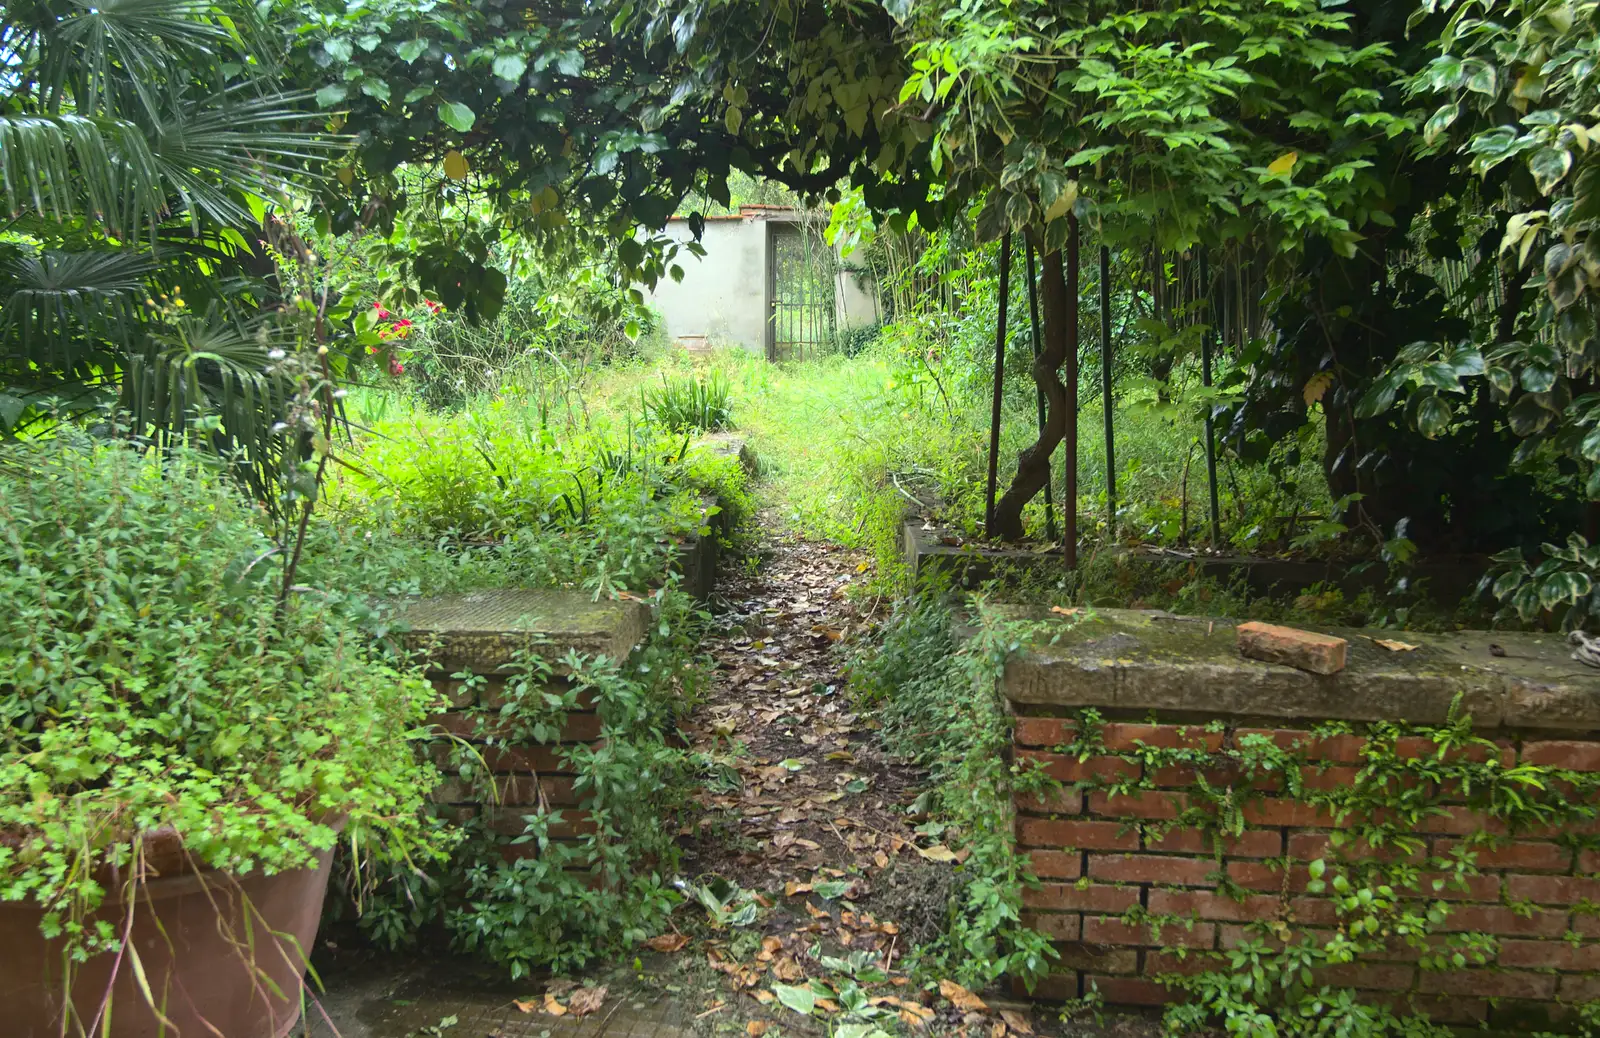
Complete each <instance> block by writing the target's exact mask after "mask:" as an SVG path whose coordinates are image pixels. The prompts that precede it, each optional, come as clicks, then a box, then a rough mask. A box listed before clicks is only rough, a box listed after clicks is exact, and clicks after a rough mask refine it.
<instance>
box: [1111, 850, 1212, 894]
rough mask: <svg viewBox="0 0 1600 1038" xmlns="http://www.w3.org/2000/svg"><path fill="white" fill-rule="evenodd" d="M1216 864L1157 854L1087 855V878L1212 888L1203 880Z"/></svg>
mask: <svg viewBox="0 0 1600 1038" xmlns="http://www.w3.org/2000/svg"><path fill="white" fill-rule="evenodd" d="M1215 870H1216V865H1215V864H1214V863H1213V862H1211V861H1210V860H1209V859H1205V858H1179V857H1164V856H1162V855H1158V854H1091V855H1089V875H1090V876H1091V877H1093V878H1094V879H1104V880H1110V881H1111V882H1113V883H1171V884H1176V885H1178V886H1186V887H1214V886H1216V885H1217V883H1216V880H1214V879H1207V878H1206V877H1207V876H1209V875H1210V874H1211V873H1212V872H1214V871H1215Z"/></svg>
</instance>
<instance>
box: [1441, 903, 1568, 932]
mask: <svg viewBox="0 0 1600 1038" xmlns="http://www.w3.org/2000/svg"><path fill="white" fill-rule="evenodd" d="M1439 930H1440V931H1441V932H1442V933H1489V934H1502V935H1505V936H1507V937H1560V936H1561V935H1562V934H1564V933H1566V932H1567V913H1566V912H1564V911H1562V912H1551V911H1541V910H1539V909H1534V911H1533V914H1532V915H1527V916H1524V915H1521V914H1519V913H1517V912H1516V911H1515V910H1513V909H1510V908H1507V907H1505V906H1504V905H1453V906H1451V909H1450V914H1449V916H1448V917H1447V918H1446V919H1445V921H1444V922H1443V923H1441V924H1440V925H1439Z"/></svg>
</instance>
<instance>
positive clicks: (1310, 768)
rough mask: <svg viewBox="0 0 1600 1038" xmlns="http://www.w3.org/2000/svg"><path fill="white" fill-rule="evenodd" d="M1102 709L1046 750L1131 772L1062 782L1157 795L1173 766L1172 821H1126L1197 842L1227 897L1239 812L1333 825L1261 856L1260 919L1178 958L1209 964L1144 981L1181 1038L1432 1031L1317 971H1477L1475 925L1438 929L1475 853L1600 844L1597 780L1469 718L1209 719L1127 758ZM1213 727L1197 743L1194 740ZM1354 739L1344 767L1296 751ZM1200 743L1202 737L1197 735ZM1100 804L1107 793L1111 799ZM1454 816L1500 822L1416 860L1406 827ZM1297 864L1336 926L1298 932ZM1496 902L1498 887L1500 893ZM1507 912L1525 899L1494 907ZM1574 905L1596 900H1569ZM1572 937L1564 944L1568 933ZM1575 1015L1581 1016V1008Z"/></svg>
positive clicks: (1487, 956)
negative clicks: (1355, 756)
mask: <svg viewBox="0 0 1600 1038" xmlns="http://www.w3.org/2000/svg"><path fill="white" fill-rule="evenodd" d="M1103 725H1104V719H1103V717H1102V716H1101V715H1100V714H1099V713H1098V712H1097V711H1094V710H1085V711H1083V712H1081V713H1080V714H1079V715H1078V718H1077V734H1076V737H1075V738H1074V739H1073V741H1071V742H1070V743H1067V744H1064V745H1061V746H1058V747H1056V748H1055V749H1056V752H1059V753H1062V754H1066V755H1069V756H1073V757H1076V758H1077V759H1078V760H1079V761H1085V760H1088V759H1089V758H1091V757H1095V758H1111V759H1119V760H1123V761H1126V762H1128V763H1130V764H1136V765H1139V767H1138V768H1137V769H1132V768H1130V769H1127V775H1133V774H1137V775H1138V776H1139V777H1137V778H1132V777H1127V775H1124V776H1123V777H1115V778H1091V779H1086V780H1084V781H1082V782H1077V783H1074V784H1073V785H1072V786H1071V788H1072V789H1074V790H1077V791H1090V790H1093V791H1099V792H1102V793H1105V794H1107V795H1108V796H1110V797H1112V798H1115V797H1117V796H1127V795H1137V794H1139V793H1140V792H1141V791H1151V790H1155V789H1157V784H1156V781H1155V780H1154V779H1153V778H1152V775H1154V774H1156V773H1158V772H1164V773H1165V774H1166V775H1171V774H1173V773H1174V770H1176V772H1177V773H1178V774H1181V775H1190V776H1192V777H1193V779H1192V782H1191V783H1190V784H1188V785H1187V786H1183V787H1173V786H1166V787H1162V789H1161V792H1163V793H1168V794H1175V793H1182V794H1184V795H1185V797H1186V803H1187V806H1186V807H1184V809H1183V810H1182V811H1181V812H1179V813H1178V814H1177V816H1176V817H1174V818H1172V819H1169V820H1163V821H1154V822H1135V821H1130V822H1129V823H1128V827H1129V829H1136V828H1142V829H1143V830H1144V833H1145V835H1146V836H1147V837H1152V838H1159V837H1160V836H1162V835H1165V834H1166V833H1168V832H1171V831H1173V830H1188V831H1198V832H1201V833H1205V834H1207V835H1209V836H1210V837H1211V838H1212V839H1211V845H1212V848H1213V853H1214V854H1215V856H1216V862H1217V868H1216V871H1215V872H1214V873H1213V875H1212V876H1210V877H1208V878H1211V879H1214V880H1215V881H1216V883H1217V888H1218V891H1219V892H1220V893H1221V894H1223V895H1224V896H1228V897H1231V898H1234V899H1235V900H1237V901H1239V902H1240V903H1243V902H1244V901H1245V899H1246V897H1247V896H1248V892H1247V891H1246V890H1245V889H1244V888H1243V887H1241V886H1240V885H1239V884H1238V883H1236V882H1234V881H1233V879H1232V878H1231V877H1230V875H1229V873H1228V872H1227V871H1226V870H1225V869H1224V868H1223V862H1222V857H1223V853H1224V851H1223V847H1224V845H1225V843H1226V841H1227V840H1228V838H1229V837H1237V836H1239V835H1240V834H1242V833H1243V832H1244V830H1245V816H1246V809H1247V807H1248V806H1249V805H1250V804H1251V803H1253V802H1257V801H1260V800H1263V799H1264V798H1266V797H1268V796H1272V797H1281V798H1283V799H1286V800H1288V801H1292V802H1293V803H1295V804H1300V805H1305V806H1307V807H1309V808H1313V809H1317V810H1319V811H1320V812H1323V813H1325V815H1326V816H1327V817H1330V818H1331V819H1332V822H1333V824H1334V825H1336V826H1337V827H1338V828H1336V829H1334V830H1332V831H1331V832H1330V834H1329V841H1330V851H1331V852H1332V853H1330V854H1329V855H1327V856H1324V857H1321V858H1318V859H1316V860H1313V861H1311V862H1310V863H1309V865H1308V866H1307V864H1306V863H1304V862H1298V863H1297V862H1296V861H1294V860H1291V859H1290V858H1288V857H1285V858H1282V859H1278V860H1273V861H1269V862H1268V865H1269V867H1271V868H1273V869H1274V870H1277V871H1279V872H1281V874H1282V876H1283V891H1284V895H1283V910H1282V911H1281V912H1280V914H1279V915H1278V916H1277V917H1275V918H1271V919H1265V920H1258V921H1255V922H1251V923H1249V924H1247V925H1248V928H1249V930H1250V932H1251V936H1250V938H1249V939H1248V940H1246V941H1243V942H1241V943H1239V944H1237V945H1236V946H1235V947H1234V948H1232V949H1230V950H1228V951H1223V952H1209V951H1203V952H1185V950H1184V949H1182V948H1175V949H1172V952H1173V954H1175V955H1178V956H1179V957H1180V958H1181V957H1186V956H1187V955H1195V956H1199V957H1200V958H1201V960H1202V961H1204V962H1206V963H1207V965H1208V966H1209V967H1210V968H1207V969H1205V970H1203V971H1200V972H1196V973H1192V974H1188V975H1178V974H1168V975H1165V976H1162V977H1160V978H1159V979H1160V980H1161V981H1162V982H1164V983H1166V984H1168V985H1169V986H1170V987H1171V988H1172V989H1173V990H1174V992H1175V994H1182V995H1186V996H1187V1001H1185V1002H1183V1003H1182V1004H1177V1005H1173V1006H1171V1007H1169V1008H1168V1010H1167V1013H1166V1018H1165V1022H1166V1026H1167V1028H1168V1030H1169V1031H1170V1032H1173V1033H1190V1032H1195V1031H1199V1030H1202V1029H1205V1028H1207V1027H1210V1026H1212V1025H1213V1024H1215V1023H1216V1022H1218V1021H1221V1022H1222V1023H1223V1024H1224V1026H1225V1027H1226V1028H1227V1030H1228V1033H1230V1034H1249V1035H1278V1034H1285V1035H1302V1034H1303V1035H1312V1034H1317V1035H1321V1034H1353V1035H1436V1034H1444V1033H1448V1032H1445V1031H1444V1030H1443V1029H1442V1028H1440V1027H1438V1026H1437V1025H1434V1024H1432V1023H1431V1022H1430V1021H1429V1020H1428V1018H1427V1015H1426V1014H1425V1013H1423V1014H1418V1015H1416V1016H1408V1015H1402V1014H1401V1013H1399V1012H1397V1011H1396V1010H1395V1009H1393V1008H1390V1007H1389V1006H1386V1005H1379V1004H1373V1001H1372V1000H1371V999H1370V998H1368V997H1363V995H1362V994H1360V993H1358V992H1357V991H1355V990H1352V989H1350V988H1348V987H1345V986H1342V985H1340V984H1338V983H1335V982H1333V981H1332V980H1330V979H1328V977H1327V976H1326V974H1325V972H1324V971H1329V970H1336V969H1337V968H1338V967H1343V966H1353V965H1355V964H1358V963H1361V962H1362V961H1364V960H1366V959H1371V958H1373V957H1377V958H1391V957H1392V956H1393V955H1394V953H1395V952H1396V951H1397V950H1404V951H1405V952H1406V953H1407V954H1410V955H1412V956H1414V957H1415V958H1416V960H1417V961H1418V963H1419V965H1420V967H1421V969H1422V970H1424V971H1447V970H1458V969H1464V968H1471V967H1482V966H1485V965H1487V964H1489V963H1490V962H1492V961H1493V958H1494V955H1495V953H1496V950H1497V946H1498V942H1497V940H1496V938H1495V937H1494V936H1492V935H1490V934H1486V933H1478V932H1464V933H1445V932H1443V931H1442V927H1443V924H1444V923H1445V922H1446V920H1448V919H1449V917H1450V915H1451V913H1452V911H1453V910H1454V909H1453V906H1452V904H1451V902H1450V901H1449V900H1447V895H1448V893H1449V892H1450V891H1451V890H1455V889H1462V890H1464V889H1465V888H1466V887H1467V885H1468V882H1469V881H1470V880H1471V879H1472V878H1474V877H1477V876H1480V875H1482V873H1481V872H1480V871H1479V867H1478V857H1479V854H1480V852H1482V851H1485V850H1493V849H1496V848H1498V847H1501V846H1503V845H1504V844H1505V843H1506V842H1508V841H1510V840H1512V839H1514V838H1516V837H1517V836H1518V835H1525V834H1527V833H1529V832H1531V831H1537V832H1539V833H1540V834H1541V835H1550V836H1551V838H1553V839H1554V840H1555V841H1556V842H1557V843H1558V844H1559V845H1560V846H1562V847H1564V848H1566V849H1568V850H1570V851H1572V852H1573V853H1577V852H1579V851H1583V850H1589V849H1593V848H1594V847H1595V846H1596V845H1597V843H1600V837H1596V836H1595V835H1593V834H1592V831H1591V830H1592V827H1591V826H1589V825H1588V824H1587V823H1591V822H1593V821H1594V819H1595V818H1596V816H1597V812H1600V806H1597V805H1600V775H1596V774H1593V773H1585V772H1577V771H1570V770H1566V769H1562V768H1554V767H1545V766H1539V765H1533V764H1526V763H1521V764H1518V763H1509V762H1508V760H1507V758H1506V756H1505V755H1504V753H1503V748H1502V747H1501V746H1500V745H1499V744H1497V743H1495V742H1493V741H1490V740H1488V739H1485V738H1483V737H1481V736H1480V735H1478V734H1476V733H1474V731H1473V728H1472V723H1471V718H1470V717H1469V716H1467V715H1466V714H1464V713H1459V712H1457V713H1456V714H1455V715H1454V716H1453V719H1452V720H1451V721H1450V722H1449V723H1448V724H1445V725H1442V726H1437V727H1428V726H1414V725H1401V724H1391V723H1378V724H1373V725H1370V726H1366V727H1364V728H1363V729H1362V730H1361V731H1360V732H1359V733H1357V732H1356V729H1355V728H1353V727H1352V726H1350V725H1343V724H1329V725H1323V726H1320V727H1318V728H1316V729H1315V730H1312V731H1308V732H1306V733H1305V738H1304V739H1303V740H1298V739H1297V740H1296V741H1294V742H1293V743H1292V744H1291V745H1289V746H1285V745H1283V744H1282V742H1280V741H1279V740H1278V739H1275V738H1274V737H1272V736H1269V735H1266V734H1262V733H1235V732H1232V731H1230V730H1229V728H1228V727H1227V726H1226V725H1224V724H1223V723H1222V722H1220V721H1217V722H1212V723H1210V724H1208V725H1205V726H1196V727H1195V728H1194V729H1193V732H1194V733H1195V735H1196V736H1197V738H1196V739H1194V740H1193V741H1192V742H1189V744H1188V745H1184V746H1179V747H1161V746H1150V745H1145V744H1144V743H1142V742H1140V743H1138V744H1137V748H1136V749H1134V750H1132V751H1127V752H1109V751H1108V750H1107V749H1106V746H1105V744H1104V742H1103V740H1102V738H1101V732H1102V729H1103ZM1206 735H1208V736H1213V737H1214V736H1217V735H1221V736H1223V738H1222V740H1221V745H1220V747H1219V748H1217V749H1215V750H1212V749H1209V748H1208V746H1207V743H1206V742H1205V740H1203V739H1201V738H1199V736H1206ZM1351 735H1358V736H1359V737H1360V738H1361V740H1362V741H1361V743H1360V747H1361V748H1360V751H1359V761H1358V763H1357V764H1356V765H1354V766H1345V765H1336V764H1332V763H1329V762H1325V761H1317V760H1314V759H1312V757H1311V755H1310V753H1309V752H1308V751H1309V749H1310V747H1311V746H1312V745H1313V744H1315V743H1317V742H1319V741H1321V740H1326V739H1333V738H1336V737H1339V736H1351ZM1212 742H1213V744H1214V743H1215V742H1216V740H1215V739H1213V740H1212ZM1333 767H1341V768H1344V769H1345V770H1341V771H1340V772H1339V774H1338V779H1339V780H1338V781H1335V782H1327V783H1323V782H1316V781H1309V779H1310V778H1314V777H1315V776H1317V775H1320V774H1324V773H1326V771H1327V769H1329V768H1333ZM1113 802H1114V799H1113ZM1460 810H1470V811H1477V812H1481V813H1482V814H1483V815H1485V816H1487V817H1488V818H1489V819H1492V820H1494V821H1495V822H1498V823H1500V824H1501V825H1503V827H1504V833H1496V832H1491V831H1489V830H1484V829H1480V830H1479V831H1477V832H1475V833H1473V834H1471V835H1469V836H1466V837H1464V838H1463V839H1461V840H1459V841H1458V842H1457V843H1456V845H1455V846H1454V847H1453V848H1452V849H1451V851H1450V852H1449V853H1448V854H1446V855H1439V854H1430V853H1429V848H1428V844H1427V842H1426V841H1425V840H1424V839H1422V838H1421V837H1419V836H1418V835H1417V834H1418V832H1419V831H1421V830H1422V829H1423V827H1424V826H1425V825H1426V823H1427V822H1428V820H1429V819H1430V818H1437V817H1443V816H1447V815H1450V814H1452V813H1453V812H1456V811H1460ZM1297 866H1298V867H1301V868H1306V869H1307V874H1308V876H1309V879H1308V880H1307V881H1306V884H1305V888H1304V889H1305V891H1306V892H1307V893H1308V894H1312V895H1320V896H1325V897H1327V898H1329V899H1330V900H1331V901H1332V902H1333V906H1334V909H1335V911H1336V913H1337V917H1338V924H1337V926H1336V927H1335V928H1334V929H1333V931H1332V932H1331V934H1330V933H1328V932H1326V931H1318V930H1313V929H1311V928H1308V927H1304V926H1301V925H1298V924H1297V923H1296V922H1295V920H1294V918H1293V914H1292V912H1291V911H1290V906H1289V898H1288V896H1287V895H1288V891H1289V889H1290V885H1291V874H1292V870H1294V869H1295V868H1296V867H1297ZM1502 896H1504V895H1502ZM1507 905H1508V906H1509V907H1510V908H1511V909H1512V910H1513V911H1515V912H1517V913H1519V914H1521V915H1531V914H1532V911H1533V906H1532V905H1531V904H1525V903H1518V902H1515V901H1510V900H1508V901H1507ZM1577 911H1578V912H1580V913H1596V912H1600V906H1594V905H1589V904H1587V903H1584V904H1580V905H1579V906H1578V908H1577ZM1123 918H1124V920H1125V921H1126V922H1129V923H1132V924H1136V925H1147V926H1149V927H1151V928H1152V933H1153V934H1159V933H1161V932H1162V930H1163V928H1164V927H1167V926H1172V925H1177V926H1183V925H1188V926H1193V924H1194V920H1193V919H1192V918H1187V917H1181V916H1165V917H1163V916H1158V915H1154V914H1152V913H1150V912H1149V911H1148V910H1146V909H1145V908H1143V907H1140V906H1136V907H1135V908H1133V909H1131V910H1129V911H1128V912H1127V913H1125V915H1124V917H1123ZM1566 940H1568V941H1570V942H1572V943H1573V944H1574V945H1576V944H1577V943H1578V942H1579V941H1580V938H1579V936H1578V935H1577V934H1575V933H1568V934H1567V935H1566ZM1583 1012H1585V1013H1589V1014H1591V1015H1592V1013H1593V1009H1592V1008H1589V1009H1584V1010H1583Z"/></svg>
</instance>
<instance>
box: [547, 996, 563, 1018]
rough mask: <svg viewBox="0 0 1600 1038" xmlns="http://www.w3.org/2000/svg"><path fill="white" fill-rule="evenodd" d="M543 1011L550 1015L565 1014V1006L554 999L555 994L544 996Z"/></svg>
mask: <svg viewBox="0 0 1600 1038" xmlns="http://www.w3.org/2000/svg"><path fill="white" fill-rule="evenodd" d="M544 1011H545V1012H546V1013H549V1014H550V1015H551V1016H566V1015H567V1007H566V1006H564V1005H562V1004H561V1003H560V1002H557V1001H556V996H554V995H545V996H544Z"/></svg>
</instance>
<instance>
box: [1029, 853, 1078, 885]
mask: <svg viewBox="0 0 1600 1038" xmlns="http://www.w3.org/2000/svg"><path fill="white" fill-rule="evenodd" d="M1028 860H1029V862H1031V863H1032V866H1033V874H1034V875H1035V876H1038V877H1039V878H1040V879H1077V878H1078V877H1079V876H1081V875H1083V855H1082V854H1081V853H1079V852H1078V851H1042V850H1032V851H1029V852H1028Z"/></svg>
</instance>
